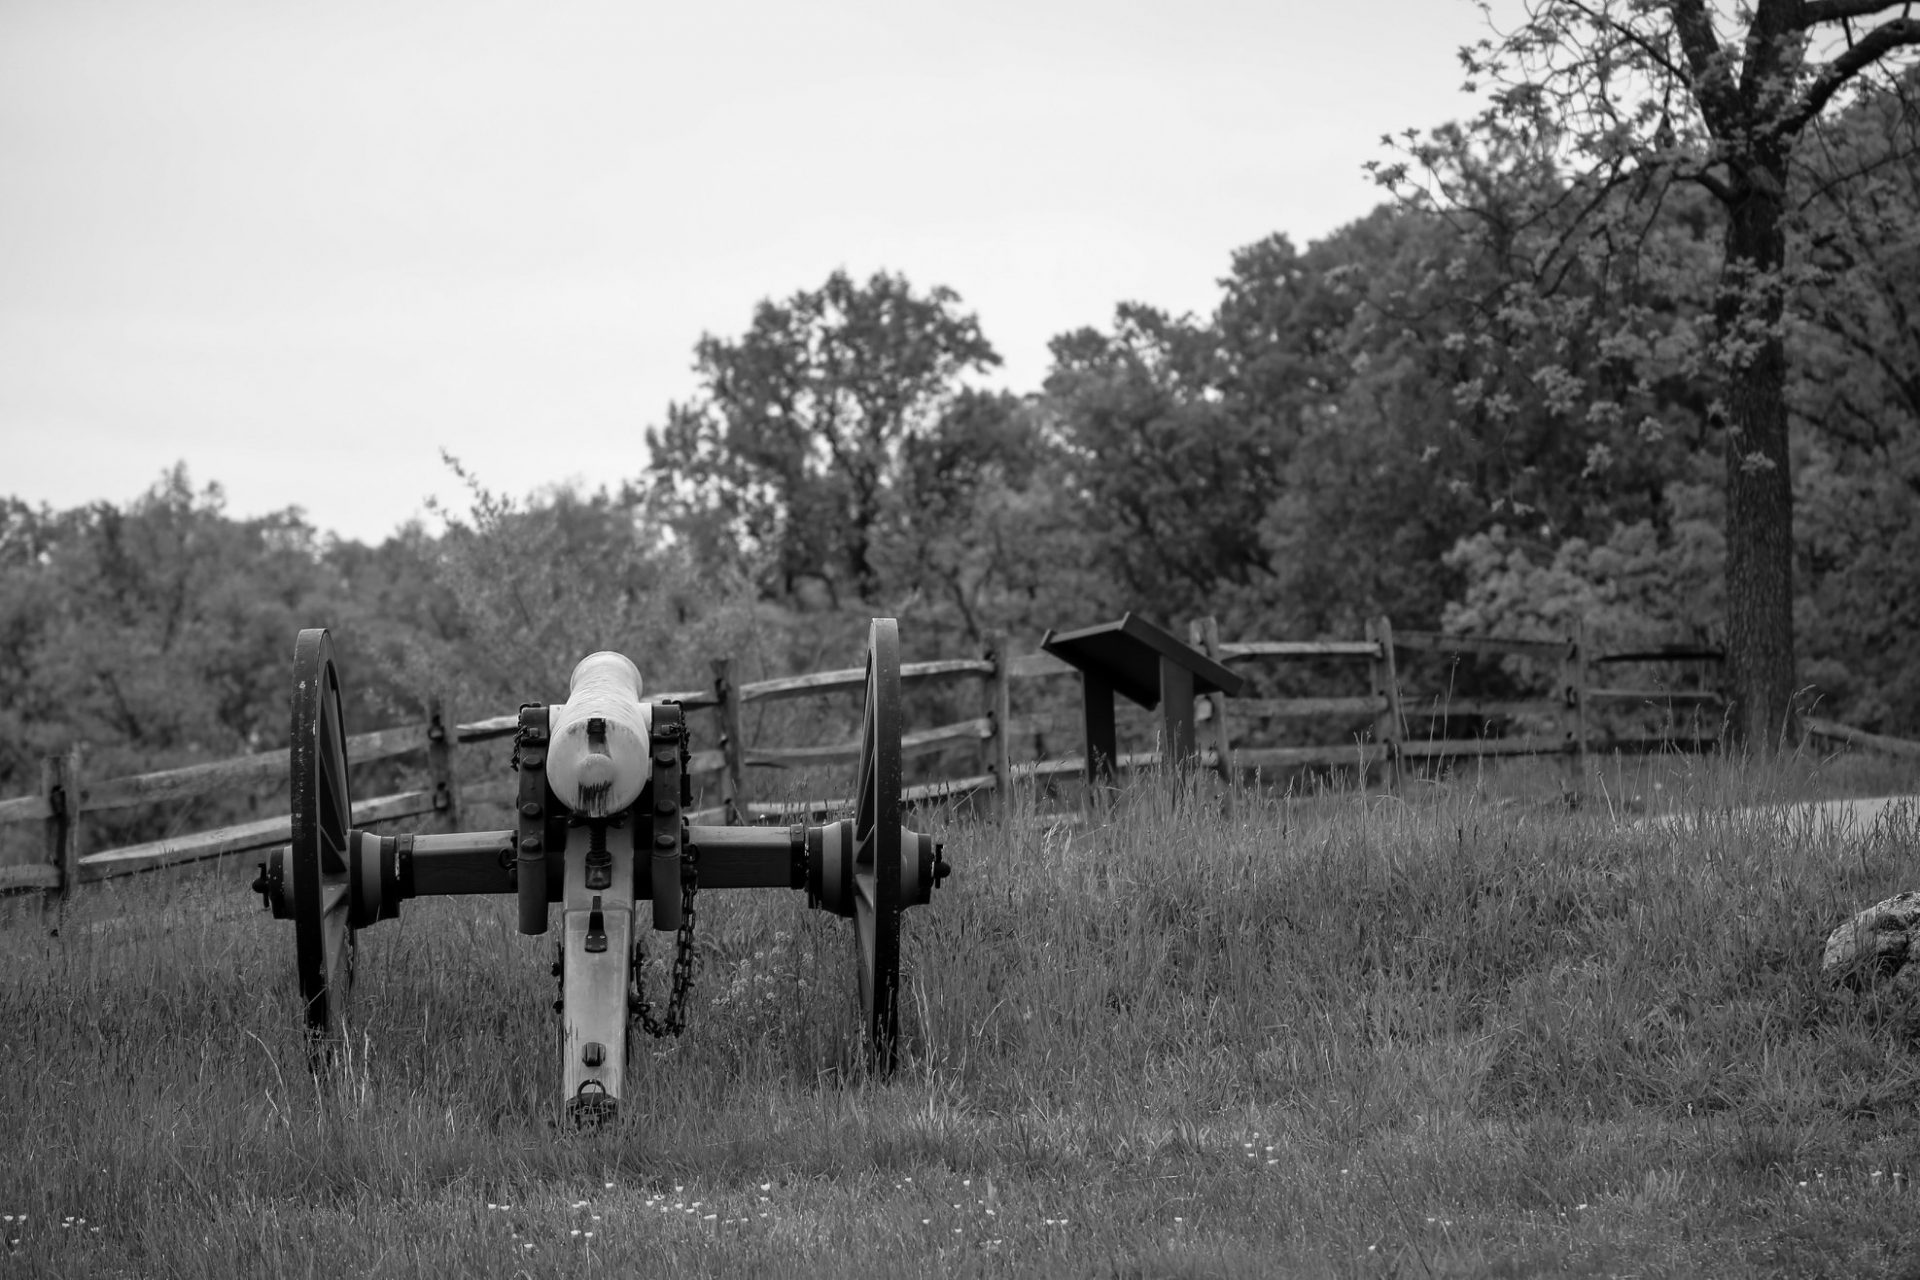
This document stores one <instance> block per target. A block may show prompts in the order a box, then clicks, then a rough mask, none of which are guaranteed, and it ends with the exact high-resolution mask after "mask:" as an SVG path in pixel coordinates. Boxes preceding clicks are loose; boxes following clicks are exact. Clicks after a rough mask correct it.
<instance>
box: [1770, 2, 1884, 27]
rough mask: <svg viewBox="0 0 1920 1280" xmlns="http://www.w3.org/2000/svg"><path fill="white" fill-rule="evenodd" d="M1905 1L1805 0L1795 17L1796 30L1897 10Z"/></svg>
mask: <svg viewBox="0 0 1920 1280" xmlns="http://www.w3.org/2000/svg"><path fill="white" fill-rule="evenodd" d="M1904 3H1906V0H1805V2H1804V3H1802V4H1801V6H1800V12H1799V13H1798V14H1797V15H1796V16H1795V19H1794V22H1793V26H1794V28H1795V29H1796V30H1800V31H1811V30H1812V29H1813V28H1815V27H1817V26H1819V25H1820V24H1821V23H1823V22H1843V21H1845V20H1846V19H1848V18H1865V17H1868V16H1870V15H1872V14H1876V13H1884V12H1886V11H1887V10H1888V9H1898V8H1900V7H1901V5H1902V4H1904Z"/></svg>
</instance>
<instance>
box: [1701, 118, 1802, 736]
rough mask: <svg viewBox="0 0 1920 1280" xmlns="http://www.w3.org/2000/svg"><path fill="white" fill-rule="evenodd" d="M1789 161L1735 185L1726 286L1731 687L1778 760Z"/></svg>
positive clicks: (1783, 647) (1777, 160)
mask: <svg viewBox="0 0 1920 1280" xmlns="http://www.w3.org/2000/svg"><path fill="white" fill-rule="evenodd" d="M1786 170H1787V165H1786V159H1785V156H1784V154H1782V155H1774V156H1767V157H1763V158H1761V159H1760V161H1759V162H1758V163H1756V164H1754V165H1753V166H1752V168H1750V169H1748V170H1747V171H1746V172H1744V173H1741V174H1739V175H1737V188H1736V190H1737V193H1738V197H1737V198H1736V199H1735V200H1734V201H1733V202H1732V205H1731V208H1730V210H1729V212H1730V215H1731V216H1730V218H1729V220H1728V224H1727V237H1726V267H1725V272H1726V274H1725V275H1724V277H1723V278H1722V280H1721V287H1720V298H1719V306H1718V309H1717V310H1718V319H1719V327H1720V338H1721V341H1722V343H1723V344H1724V345H1725V347H1726V349H1727V350H1728V351H1729V352H1731V353H1734V354H1733V355H1732V357H1731V358H1730V359H1729V360H1728V364H1727V397H1726V408H1727V421H1726V464H1727V681H1728V693H1729V695H1730V696H1731V698H1732V699H1733V706H1732V708H1731V714H1730V717H1729V721H1728V726H1727V727H1728V729H1729V731H1730V732H1731V734H1732V736H1733V739H1734V741H1735V743H1737V744H1739V745H1742V746H1744V747H1746V748H1747V749H1748V750H1750V751H1753V752H1755V753H1758V754H1762V755H1765V754H1771V753H1772V752H1773V751H1774V750H1776V749H1777V748H1778V747H1780V746H1781V745H1782V744H1783V743H1791V742H1793V741H1796V740H1797V738H1798V725H1797V723H1796V721H1795V717H1794V710H1793V688H1794V683H1793V487H1792V476H1791V473H1790V471H1789V460H1788V456H1787V401H1786V383H1787V358H1786V348H1785V345H1784V344H1783V342H1782V341H1781V337H1780V321H1781V311H1782V284H1781V278H1780V268H1781V266H1782V265H1783V263H1784V261H1785V258H1786V244H1785V233H1784V230H1783V227H1782V222H1783V208H1782V197H1783V193H1784V192H1785V190H1786Z"/></svg>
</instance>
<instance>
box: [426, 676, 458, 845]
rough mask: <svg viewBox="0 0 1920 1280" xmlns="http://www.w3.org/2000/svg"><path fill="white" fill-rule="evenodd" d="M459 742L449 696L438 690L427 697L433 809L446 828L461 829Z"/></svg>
mask: <svg viewBox="0 0 1920 1280" xmlns="http://www.w3.org/2000/svg"><path fill="white" fill-rule="evenodd" d="M458 745H459V733H458V730H457V728H456V722H455V721H454V718H453V716H452V715H451V714H450V713H449V712H448V711H447V703H446V699H445V698H443V697H441V696H440V695H439V694H437V693H436V694H434V695H433V696H432V697H430V698H428V699H427V773H428V774H429V775H430V776H431V777H432V779H433V811H434V812H435V813H436V814H438V815H440V822H441V825H442V828H443V829H444V830H447V831H458V830H460V779H459V777H458V775H457V774H456V772H455V770H454V767H453V753H454V749H455V748H456V747H457V746H458Z"/></svg>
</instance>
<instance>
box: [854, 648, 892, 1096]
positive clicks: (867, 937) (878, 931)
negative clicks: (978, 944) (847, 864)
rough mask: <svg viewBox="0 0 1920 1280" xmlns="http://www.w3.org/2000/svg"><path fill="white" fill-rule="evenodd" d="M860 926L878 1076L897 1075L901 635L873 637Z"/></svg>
mask: <svg viewBox="0 0 1920 1280" xmlns="http://www.w3.org/2000/svg"><path fill="white" fill-rule="evenodd" d="M853 849H854V853H853V908H854V910H853V923H854V939H855V942H856V943H857V945H858V948H859V951H858V957H857V959H858V964H857V967H858V969H859V975H860V1011H861V1013H862V1014H864V1015H865V1017H866V1024H867V1047H868V1050H869V1053H870V1055H871V1060H872V1063H873V1066H874V1068H875V1070H877V1071H879V1072H880V1073H882V1074H885V1073H887V1072H890V1071H892V1070H893V1065H894V1060H895V1056H896V1044H895V1042H896V1040H897V1038H898V1036H899V1030H900V1009H899V989H900V630H899V626H898V624H897V623H896V622H895V621H894V620H893V619H892V618H875V619H874V620H873V626H872V628H871V629H870V630H869V632H868V634H867V705H866V710H865V713H864V714H863V715H862V717H861V724H860V789H859V792H858V799H857V801H856V804H855V811H854V819H853Z"/></svg>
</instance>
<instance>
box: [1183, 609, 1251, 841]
mask: <svg viewBox="0 0 1920 1280" xmlns="http://www.w3.org/2000/svg"><path fill="white" fill-rule="evenodd" d="M1187 639H1188V641H1189V642H1191V643H1192V644H1193V646H1194V647H1195V648H1197V649H1199V650H1200V652H1202V653H1204V654H1206V655H1207V656H1208V657H1209V658H1212V659H1213V660H1214V661H1215V662H1218V661H1220V622H1219V620H1218V619H1217V618H1215V617H1214V616H1213V615H1212V614H1208V615H1207V616H1206V617H1204V618H1196V619H1194V620H1193V621H1192V622H1189V623H1188V624H1187ZM1206 700H1207V715H1208V720H1209V722H1210V723H1211V725H1212V729H1211V730H1210V732H1209V734H1208V736H1209V737H1211V738H1212V739H1213V760H1214V766H1213V767H1214V770H1215V772H1217V773H1218V774H1219V775H1220V780H1221V781H1222V782H1224V783H1225V784H1226V803H1227V817H1229V818H1231V817H1233V791H1234V784H1235V782H1236V781H1237V780H1238V778H1239V774H1238V773H1237V771H1236V770H1235V769H1234V767H1233V747H1232V746H1231V745H1230V743H1229V741H1228V738H1227V695H1226V694H1224V693H1221V692H1220V691H1219V690H1217V689H1216V690H1215V691H1214V692H1212V693H1209V694H1207V695H1206Z"/></svg>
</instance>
